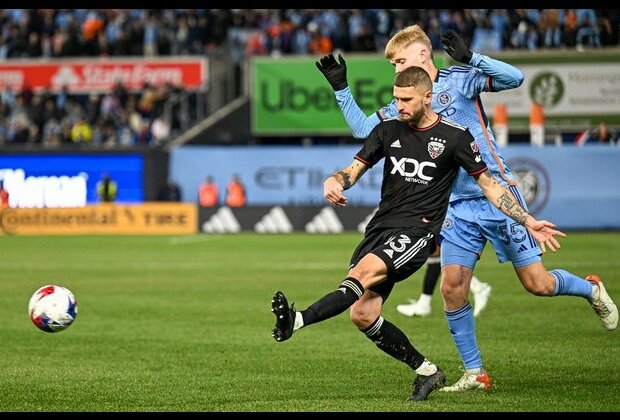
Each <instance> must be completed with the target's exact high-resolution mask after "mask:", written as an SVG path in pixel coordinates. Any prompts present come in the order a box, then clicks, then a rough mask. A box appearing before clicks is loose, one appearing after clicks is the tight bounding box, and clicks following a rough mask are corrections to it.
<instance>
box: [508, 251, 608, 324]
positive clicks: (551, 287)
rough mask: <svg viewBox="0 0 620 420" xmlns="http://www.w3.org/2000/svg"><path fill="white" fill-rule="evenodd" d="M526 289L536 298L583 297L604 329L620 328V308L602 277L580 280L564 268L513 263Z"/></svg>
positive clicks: (537, 263)
mask: <svg viewBox="0 0 620 420" xmlns="http://www.w3.org/2000/svg"><path fill="white" fill-rule="evenodd" d="M513 264H514V267H515V271H516V273H517V276H518V277H519V280H520V281H521V284H523V287H524V288H525V289H526V290H527V291H528V292H530V293H532V294H534V295H536V296H551V297H552V296H580V297H583V298H585V299H587V301H588V302H589V303H590V305H591V306H592V308H593V309H594V312H595V313H596V315H597V316H598V317H599V319H600V320H601V322H602V323H603V326H604V327H605V329H607V330H609V331H613V330H615V329H616V327H617V326H618V308H617V306H616V304H615V303H614V302H613V300H612V299H611V297H610V296H609V294H608V293H607V291H606V290H605V286H603V282H602V281H601V279H600V277H599V276H597V275H596V274H590V275H588V276H586V277H585V278H582V277H579V276H577V275H575V274H573V273H571V272H569V271H566V270H563V269H554V270H550V271H547V269H546V268H545V267H544V265H543V263H542V262H541V261H540V260H536V259H534V261H533V262H530V260H517V261H514V262H513Z"/></svg>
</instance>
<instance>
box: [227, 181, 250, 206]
mask: <svg viewBox="0 0 620 420" xmlns="http://www.w3.org/2000/svg"><path fill="white" fill-rule="evenodd" d="M245 201H246V198H245V187H244V186H243V184H242V183H241V182H240V181H239V178H237V177H236V176H233V179H232V180H231V181H230V182H229V183H228V185H227V186H226V205H227V206H228V207H242V206H245Z"/></svg>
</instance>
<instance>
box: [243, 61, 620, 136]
mask: <svg viewBox="0 0 620 420" xmlns="http://www.w3.org/2000/svg"><path fill="white" fill-rule="evenodd" d="M493 57H494V58H498V59H500V60H503V61H506V62H508V63H511V64H513V65H515V66H517V67H519V69H520V70H521V71H523V73H524V75H525V81H524V82H523V84H522V85H521V86H520V87H519V88H517V89H512V90H507V91H503V92H499V93H483V94H482V95H481V98H482V101H483V103H484V107H485V112H486V115H487V117H489V118H491V119H492V118H493V113H494V108H495V106H496V105H497V104H498V103H503V104H505V105H506V106H507V108H508V114H509V115H508V116H509V129H510V131H511V132H527V131H528V130H529V113H530V109H531V106H532V104H533V103H534V102H538V103H541V104H542V105H543V106H544V114H545V126H546V129H547V130H548V131H550V132H551V131H556V132H562V131H566V130H573V131H576V130H579V131H580V130H585V129H588V128H591V127H593V126H595V125H596V124H597V123H598V121H607V122H608V123H609V124H610V126H612V127H614V126H619V125H620V95H619V94H618V93H619V92H620V54H618V52H617V50H613V51H592V52H588V53H587V54H585V53H578V52H563V51H557V52H553V53H549V52H546V53H541V54H532V53H523V52H520V53H501V54H500V53H498V54H494V55H493ZM316 60H317V58H315V57H308V56H305V57H287V58H274V57H257V58H255V59H254V60H253V62H252V67H251V68H252V83H251V115H252V132H253V134H254V135H275V136H277V135H291V136H296V135H297V136H303V135H308V136H316V135H343V136H346V135H350V134H351V131H350V129H349V127H348V126H347V123H346V121H345V119H344V117H343V116H342V112H341V111H340V108H338V104H337V102H336V97H335V95H334V92H333V91H332V89H331V87H330V86H329V83H328V82H327V80H325V78H324V77H323V75H322V74H321V72H320V71H319V70H318V69H317V68H316V66H315V61H316ZM346 60H347V76H348V77H347V78H348V82H349V86H350V87H351V89H352V91H353V97H354V98H355V99H356V101H357V103H358V104H359V105H360V107H361V108H362V110H363V111H364V112H365V113H366V115H370V114H371V113H373V112H376V111H377V110H378V109H379V108H381V107H383V106H385V105H386V104H388V103H389V102H390V101H391V99H392V82H393V79H394V68H393V67H392V66H391V65H390V63H389V62H388V61H387V60H386V59H385V58H384V57H383V56H382V55H380V54H376V55H364V54H359V55H352V54H350V55H347V57H346ZM444 60H445V62H444ZM452 64H456V63H453V62H451V60H450V59H449V58H448V57H447V55H446V54H444V53H439V54H436V56H435V65H436V66H437V67H438V68H442V67H447V66H450V65H452Z"/></svg>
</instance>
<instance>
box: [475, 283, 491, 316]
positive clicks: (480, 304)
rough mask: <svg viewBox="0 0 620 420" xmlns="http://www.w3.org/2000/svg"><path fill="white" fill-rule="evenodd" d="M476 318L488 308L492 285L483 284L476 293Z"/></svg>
mask: <svg viewBox="0 0 620 420" xmlns="http://www.w3.org/2000/svg"><path fill="white" fill-rule="evenodd" d="M472 292H473V295H474V316H478V314H479V313H480V312H482V310H483V309H484V308H486V306H487V302H488V301H489V296H490V295H491V285H490V284H489V283H481V285H480V287H479V288H478V289H477V290H476V291H475V292H474V291H472Z"/></svg>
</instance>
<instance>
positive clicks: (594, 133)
mask: <svg viewBox="0 0 620 420" xmlns="http://www.w3.org/2000/svg"><path fill="white" fill-rule="evenodd" d="M616 142H617V133H616V132H615V131H612V130H610V129H609V126H608V125H607V122H605V121H600V122H599V123H598V125H597V127H596V128H591V129H589V130H585V131H582V132H581V133H579V134H577V136H576V137H575V145H576V146H585V145H593V144H616Z"/></svg>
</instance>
